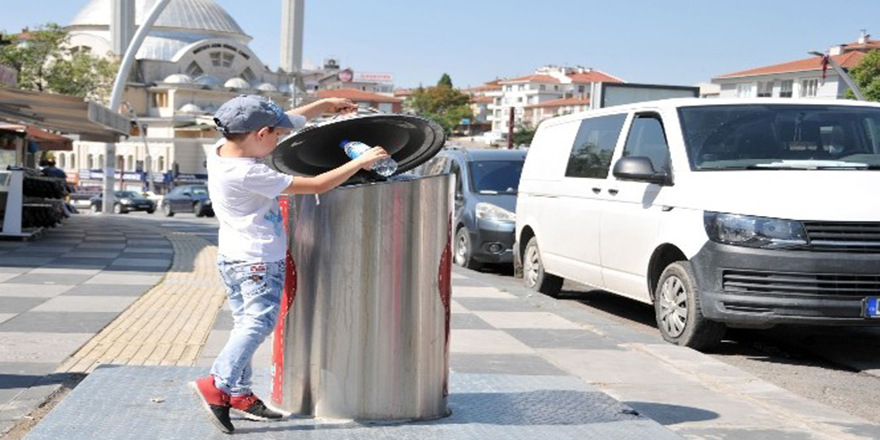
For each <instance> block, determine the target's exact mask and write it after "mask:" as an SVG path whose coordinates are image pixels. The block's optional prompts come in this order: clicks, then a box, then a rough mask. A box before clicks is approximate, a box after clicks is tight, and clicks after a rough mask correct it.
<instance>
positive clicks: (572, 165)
mask: <svg viewBox="0 0 880 440" xmlns="http://www.w3.org/2000/svg"><path fill="white" fill-rule="evenodd" d="M625 120H626V115H625V114H620V115H609V116H600V117H596V118H588V119H584V120H583V121H582V122H581V126H580V128H578V133H577V136H576V137H575V141H574V145H573V146H572V149H571V155H570V156H569V158H568V166H567V167H566V169H565V176H566V177H588V178H594V179H604V178H606V177H608V169H609V168H610V167H611V156H613V155H614V147H615V146H616V145H617V139H618V138H619V137H620V131H621V129H622V128H623V122H624V121H625Z"/></svg>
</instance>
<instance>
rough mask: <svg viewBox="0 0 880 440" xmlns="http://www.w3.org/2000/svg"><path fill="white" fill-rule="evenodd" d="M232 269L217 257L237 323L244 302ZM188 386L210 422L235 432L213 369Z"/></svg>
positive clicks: (225, 395) (225, 393) (226, 399)
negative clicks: (208, 374)
mask: <svg viewBox="0 0 880 440" xmlns="http://www.w3.org/2000/svg"><path fill="white" fill-rule="evenodd" d="M233 267H234V262H230V261H226V259H225V258H224V257H223V256H218V258H217V268H218V270H219V272H220V279H221V280H222V281H223V284H224V286H225V287H226V299H227V301H228V303H229V308H230V309H231V310H232V319H233V321H234V322H236V323H238V322H239V321H240V319H241V316H243V315H244V301H243V300H242V296H241V289H240V286H239V284H238V283H236V282H234V277H232V276H230V275H231V273H232V269H233ZM215 363H216V362H215ZM189 386H190V388H191V389H192V390H193V393H194V394H195V395H196V397H198V398H199V401H200V403H201V404H202V406H203V407H204V408H205V410H206V411H207V412H208V415H209V416H210V420H211V422H213V423H214V424H215V425H216V426H217V428H219V429H220V430H221V431H223V432H225V433H227V434H231V433H232V432H233V431H234V430H235V427H234V426H233V425H232V420H230V418H229V411H230V410H231V408H232V402H231V400H232V396H230V394H229V390H223V389H220V388H218V387H217V384H216V380H215V373H214V371H213V368H212V372H211V375H210V376H207V377H203V378H201V379H199V380H197V381H195V382H190V384H189Z"/></svg>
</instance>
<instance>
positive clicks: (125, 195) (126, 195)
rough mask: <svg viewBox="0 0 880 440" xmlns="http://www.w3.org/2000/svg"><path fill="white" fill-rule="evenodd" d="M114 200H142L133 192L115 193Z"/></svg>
mask: <svg viewBox="0 0 880 440" xmlns="http://www.w3.org/2000/svg"><path fill="white" fill-rule="evenodd" d="M114 197H116V198H129V199H142V198H143V196H142V195H141V194H140V193H138V192H135V191H116V193H115V196H114Z"/></svg>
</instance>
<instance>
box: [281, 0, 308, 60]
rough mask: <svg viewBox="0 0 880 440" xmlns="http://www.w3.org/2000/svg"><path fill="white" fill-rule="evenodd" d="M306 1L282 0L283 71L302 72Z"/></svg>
mask: <svg viewBox="0 0 880 440" xmlns="http://www.w3.org/2000/svg"><path fill="white" fill-rule="evenodd" d="M304 17H305V0H281V63H280V64H281V66H280V67H281V70H283V71H285V72H287V73H290V74H297V73H299V72H300V71H301V70H302V52H303V21H304V20H303V19H304Z"/></svg>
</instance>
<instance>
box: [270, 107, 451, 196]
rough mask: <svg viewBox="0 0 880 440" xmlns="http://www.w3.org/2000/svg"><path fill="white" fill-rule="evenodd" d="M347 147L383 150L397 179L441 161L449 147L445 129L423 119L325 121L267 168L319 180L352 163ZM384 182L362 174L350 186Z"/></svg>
mask: <svg viewBox="0 0 880 440" xmlns="http://www.w3.org/2000/svg"><path fill="white" fill-rule="evenodd" d="M343 141H359V142H363V143H365V144H367V145H370V146H380V147H382V148H384V149H385V150H386V151H388V154H390V155H391V157H392V158H393V159H394V160H395V161H397V174H400V173H403V172H406V171H409V170H411V169H413V168H415V167H417V166H419V165H421V164H422V163H424V162H426V161H428V160H429V159H431V158H432V157H434V155H436V154H437V153H438V152H439V151H440V150H441V149H442V148H443V145H444V144H445V143H446V135H445V133H444V132H443V128H442V127H441V126H440V125H439V124H437V123H436V122H434V121H431V120H428V119H424V118H420V117H418V116H410V115H399V114H374V115H364V116H355V117H350V118H340V119H332V120H329V121H325V122H322V123H319V124H315V125H314V126H311V127H307V128H305V129H303V130H300V131H298V132H296V133H294V134H293V135H291V136H289V137H287V138H285V139H284V140H282V141H281V142H280V143H279V144H278V146H276V147H275V151H274V152H273V153H272V155H271V156H270V157H269V158H268V160H267V162H268V164H269V165H270V166H272V167H274V168H275V169H276V170H278V171H280V172H283V173H287V174H303V175H307V176H315V175H318V174H321V173H323V172H325V171H329V170H332V169H334V168H336V167H339V166H340V165H342V164H344V163H346V162H348V160H349V158H348V156H346V155H345V152H344V151H343V150H342V148H341V147H340V143H342V142H343ZM381 180H384V178H383V177H381V176H379V175H377V174H375V173H371V172H368V171H364V170H361V171H359V172H358V173H357V174H356V175H355V176H354V177H352V178H351V179H349V180H348V182H347V183H367V182H375V181H381Z"/></svg>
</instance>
